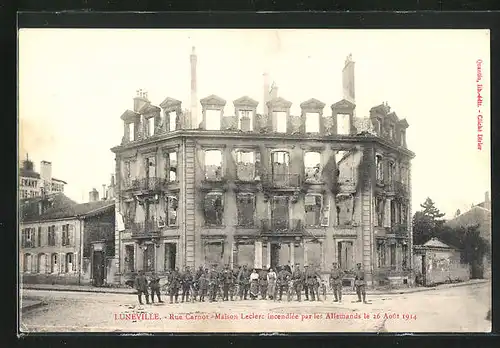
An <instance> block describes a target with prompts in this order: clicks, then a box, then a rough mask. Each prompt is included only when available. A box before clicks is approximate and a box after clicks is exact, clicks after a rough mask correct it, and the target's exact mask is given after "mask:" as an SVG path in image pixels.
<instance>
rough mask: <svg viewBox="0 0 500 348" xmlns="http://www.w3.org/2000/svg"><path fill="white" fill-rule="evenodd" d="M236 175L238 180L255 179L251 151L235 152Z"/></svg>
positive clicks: (253, 154) (252, 153)
mask: <svg viewBox="0 0 500 348" xmlns="http://www.w3.org/2000/svg"><path fill="white" fill-rule="evenodd" d="M236 173H237V176H238V179H239V180H242V181H253V180H254V179H255V153H254V152H253V151H238V152H236Z"/></svg>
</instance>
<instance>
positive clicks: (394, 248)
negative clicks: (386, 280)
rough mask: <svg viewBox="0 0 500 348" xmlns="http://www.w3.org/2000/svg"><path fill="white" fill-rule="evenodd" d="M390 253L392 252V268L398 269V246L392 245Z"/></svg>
mask: <svg viewBox="0 0 500 348" xmlns="http://www.w3.org/2000/svg"><path fill="white" fill-rule="evenodd" d="M390 252H391V268H392V269H395V268H396V244H391V248H390Z"/></svg>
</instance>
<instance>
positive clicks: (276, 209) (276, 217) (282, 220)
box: [271, 196, 289, 230]
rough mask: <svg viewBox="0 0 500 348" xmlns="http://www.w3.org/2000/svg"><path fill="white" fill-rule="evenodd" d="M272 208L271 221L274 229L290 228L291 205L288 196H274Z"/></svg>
mask: <svg viewBox="0 0 500 348" xmlns="http://www.w3.org/2000/svg"><path fill="white" fill-rule="evenodd" d="M272 208H273V209H272V210H271V217H272V218H271V222H272V227H273V229H276V230H286V229H288V221H289V207H288V197H286V196H275V197H273V204H272Z"/></svg>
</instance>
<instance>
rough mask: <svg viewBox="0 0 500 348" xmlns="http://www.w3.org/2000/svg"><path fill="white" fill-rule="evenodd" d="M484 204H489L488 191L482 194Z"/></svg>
mask: <svg viewBox="0 0 500 348" xmlns="http://www.w3.org/2000/svg"><path fill="white" fill-rule="evenodd" d="M484 202H485V203H490V193H489V192H488V191H486V192H485V193H484Z"/></svg>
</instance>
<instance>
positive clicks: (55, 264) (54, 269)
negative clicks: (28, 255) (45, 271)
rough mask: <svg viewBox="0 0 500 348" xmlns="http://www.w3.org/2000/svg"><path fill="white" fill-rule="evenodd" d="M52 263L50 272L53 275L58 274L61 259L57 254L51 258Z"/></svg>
mask: <svg viewBox="0 0 500 348" xmlns="http://www.w3.org/2000/svg"><path fill="white" fill-rule="evenodd" d="M50 261H51V268H50V271H51V273H58V272H59V263H58V262H59V259H58V257H57V254H55V253H54V254H52V256H51V258H50Z"/></svg>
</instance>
